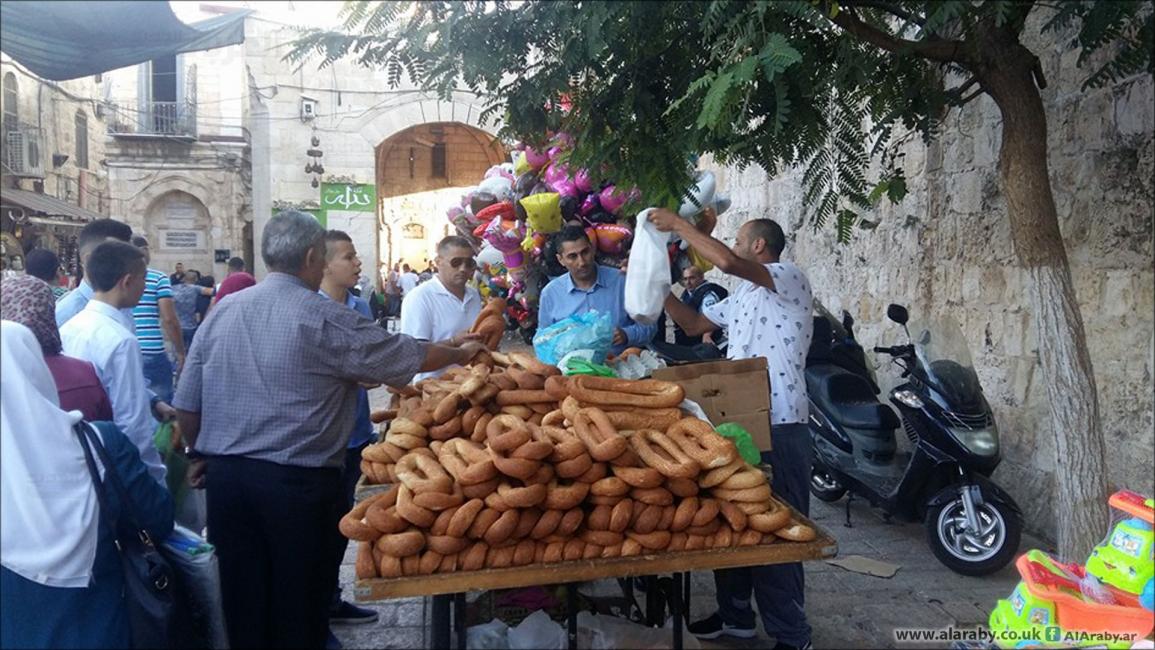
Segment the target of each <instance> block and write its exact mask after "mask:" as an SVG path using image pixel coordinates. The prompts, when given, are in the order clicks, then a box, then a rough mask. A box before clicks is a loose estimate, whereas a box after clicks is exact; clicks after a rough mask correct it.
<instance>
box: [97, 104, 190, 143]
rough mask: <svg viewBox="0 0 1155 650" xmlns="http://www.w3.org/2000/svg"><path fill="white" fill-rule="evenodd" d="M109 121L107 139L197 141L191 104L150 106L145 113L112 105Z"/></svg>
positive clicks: (146, 106)
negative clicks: (159, 137) (123, 136)
mask: <svg viewBox="0 0 1155 650" xmlns="http://www.w3.org/2000/svg"><path fill="white" fill-rule="evenodd" d="M109 108H110V112H111V114H110V116H109V120H108V133H109V134H110V135H146V136H173V137H179V138H196V135H197V129H196V126H197V124H196V123H197V114H196V104H195V103H194V102H149V103H147V104H145V105H144V110H143V111H142V110H139V109H134V108H129V107H127V106H122V105H119V104H112V105H111V106H110V107H109Z"/></svg>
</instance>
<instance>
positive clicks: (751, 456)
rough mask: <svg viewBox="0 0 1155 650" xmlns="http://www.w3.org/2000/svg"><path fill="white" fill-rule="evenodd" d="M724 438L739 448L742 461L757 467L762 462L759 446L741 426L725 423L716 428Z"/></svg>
mask: <svg viewBox="0 0 1155 650" xmlns="http://www.w3.org/2000/svg"><path fill="white" fill-rule="evenodd" d="M714 430H715V431H717V432H718V433H719V434H721V436H722V437H723V438H729V439H730V440H733V441H734V444H735V445H736V446H737V447H738V455H740V456H741V457H742V460H744V461H746V462H747V463H750V464H751V465H757V464H759V463H761V462H762V452H760V451H758V445H755V444H754V439H753V438H751V437H750V433H749V432H748V431H746V429H743V428H742V427H741V426H739V425H737V424H734V423H733V422H725V423H723V424H719V425H718V426H717V427H715V428H714Z"/></svg>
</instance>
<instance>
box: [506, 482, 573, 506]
mask: <svg viewBox="0 0 1155 650" xmlns="http://www.w3.org/2000/svg"><path fill="white" fill-rule="evenodd" d="M534 487H545V486H534ZM589 491H590V484H589V483H570V484H568V485H563V484H560V483H558V482H557V481H556V480H554V481H552V482H551V483H550V484H549V487H548V489H547V490H546V496H545V507H546V508H548V509H550V510H569V509H571V508H577V507H578V506H579V505H581V502H582V501H584V500H585V498H586V495H587V494H589ZM534 505H536V504H534ZM522 507H525V506H522Z"/></svg>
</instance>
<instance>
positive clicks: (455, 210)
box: [445, 205, 465, 224]
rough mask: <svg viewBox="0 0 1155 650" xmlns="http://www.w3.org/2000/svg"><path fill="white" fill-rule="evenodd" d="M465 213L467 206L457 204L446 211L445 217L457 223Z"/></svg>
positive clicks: (450, 221)
mask: <svg viewBox="0 0 1155 650" xmlns="http://www.w3.org/2000/svg"><path fill="white" fill-rule="evenodd" d="M464 215H465V208H463V207H461V206H459V205H455V206H453V207H451V208H449V209H448V210H446V211H445V218H447V219H449V223H453V224H456V223H457V222H458V220H459V219H460V218H462V217H463V216H464Z"/></svg>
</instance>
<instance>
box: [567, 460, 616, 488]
mask: <svg viewBox="0 0 1155 650" xmlns="http://www.w3.org/2000/svg"><path fill="white" fill-rule="evenodd" d="M591 460H592V459H591ZM607 473H609V466H608V465H606V464H605V463H593V464H591V465H590V468H589V469H588V470H587V471H586V473H585V474H582V475H581V476H579V477H577V478H576V479H574V480H577V481H581V482H582V483H593V482H594V481H600V480H602V479H603V478H605V477H606V474H607Z"/></svg>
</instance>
